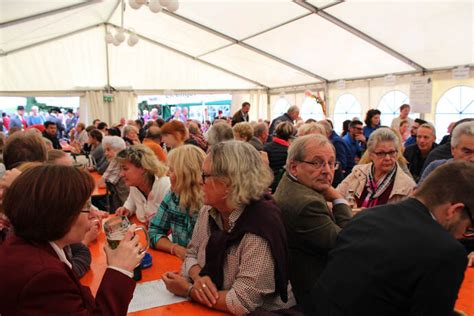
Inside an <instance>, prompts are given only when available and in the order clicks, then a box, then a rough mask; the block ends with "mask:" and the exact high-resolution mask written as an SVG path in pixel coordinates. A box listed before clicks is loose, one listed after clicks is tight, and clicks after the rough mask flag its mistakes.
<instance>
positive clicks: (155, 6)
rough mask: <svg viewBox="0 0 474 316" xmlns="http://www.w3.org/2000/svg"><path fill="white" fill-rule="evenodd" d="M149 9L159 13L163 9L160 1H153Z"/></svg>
mask: <svg viewBox="0 0 474 316" xmlns="http://www.w3.org/2000/svg"><path fill="white" fill-rule="evenodd" d="M148 8H149V9H150V11H151V12H153V13H158V12H160V11H161V8H162V7H161V4H160V1H159V0H151V1H150V2H149V3H148Z"/></svg>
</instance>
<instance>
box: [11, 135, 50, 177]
mask: <svg viewBox="0 0 474 316" xmlns="http://www.w3.org/2000/svg"><path fill="white" fill-rule="evenodd" d="M46 158H47V149H46V145H45V143H44V141H43V139H42V138H41V136H40V135H38V134H37V133H36V132H33V131H27V132H21V131H20V132H16V133H15V134H14V135H10V137H8V139H7V142H6V144H5V148H4V149H3V163H4V164H5V168H6V169H7V170H10V169H13V168H15V167H17V166H19V165H21V164H22V163H23V162H27V161H39V162H45V161H46Z"/></svg>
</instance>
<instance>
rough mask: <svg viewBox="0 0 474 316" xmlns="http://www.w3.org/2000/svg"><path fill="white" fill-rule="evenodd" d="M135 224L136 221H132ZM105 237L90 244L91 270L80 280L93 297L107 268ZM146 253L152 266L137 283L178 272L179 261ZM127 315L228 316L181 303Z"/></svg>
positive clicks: (166, 255)
mask: <svg viewBox="0 0 474 316" xmlns="http://www.w3.org/2000/svg"><path fill="white" fill-rule="evenodd" d="M134 222H136V220H134ZM105 242H106V241H105V235H104V233H103V232H101V234H100V235H99V238H98V239H97V241H95V242H93V243H91V244H90V247H89V248H90V250H91V254H92V264H91V270H90V271H89V272H87V274H86V275H85V276H84V277H83V278H82V279H81V283H82V284H84V285H87V286H89V287H90V288H91V291H92V293H93V294H94V295H95V294H96V293H97V290H98V288H99V285H100V281H101V280H102V276H103V275H104V272H105V269H106V267H107V262H106V257H105V253H104V250H103V248H104V244H105ZM148 252H149V253H150V254H151V255H152V257H153V266H151V267H150V268H148V269H144V270H142V280H141V281H140V282H139V283H141V282H147V281H153V280H158V279H161V275H162V274H163V273H165V272H168V271H179V270H180V267H181V262H182V261H181V260H180V259H179V258H177V257H175V256H172V255H170V254H167V253H164V252H161V251H156V250H153V249H149V250H148ZM129 315H137V316H138V315H141V316H144V315H156V316H161V315H163V316H165V315H166V316H169V315H173V316H179V315H186V316H188V315H193V316H199V315H228V314H225V313H222V312H218V311H214V310H211V309H209V308H207V307H205V306H203V305H200V304H198V303H194V302H181V303H177V304H172V305H165V306H160V307H155V308H152V309H147V310H143V311H140V312H135V313H130V314H129Z"/></svg>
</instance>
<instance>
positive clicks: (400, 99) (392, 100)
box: [377, 90, 418, 126]
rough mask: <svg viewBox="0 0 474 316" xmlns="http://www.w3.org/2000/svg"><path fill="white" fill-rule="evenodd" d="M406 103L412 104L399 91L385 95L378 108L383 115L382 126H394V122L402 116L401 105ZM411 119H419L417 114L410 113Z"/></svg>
mask: <svg viewBox="0 0 474 316" xmlns="http://www.w3.org/2000/svg"><path fill="white" fill-rule="evenodd" d="M404 103H408V104H410V100H409V99H408V96H407V95H406V94H405V93H403V92H401V91H398V90H393V91H389V92H387V93H385V94H384V96H383V97H382V98H381V99H380V102H379V105H378V107H377V109H378V110H379V111H380V112H381V113H382V114H381V115H380V121H381V124H382V125H385V126H390V125H391V124H392V120H393V119H394V118H396V117H398V115H399V114H400V105H402V104H404ZM409 117H410V118H412V119H414V118H417V117H418V115H417V114H416V113H410V115H409Z"/></svg>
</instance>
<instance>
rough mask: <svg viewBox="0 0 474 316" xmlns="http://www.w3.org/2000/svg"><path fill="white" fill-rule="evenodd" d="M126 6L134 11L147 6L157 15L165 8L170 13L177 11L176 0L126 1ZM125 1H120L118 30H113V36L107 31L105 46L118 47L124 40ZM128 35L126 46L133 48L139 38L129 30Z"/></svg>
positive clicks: (177, 4)
mask: <svg viewBox="0 0 474 316" xmlns="http://www.w3.org/2000/svg"><path fill="white" fill-rule="evenodd" d="M128 5H129V6H130V7H131V8H132V9H135V10H138V9H140V8H141V7H142V6H143V5H146V6H148V9H150V11H151V12H153V13H159V12H160V11H161V10H162V9H163V8H166V9H167V10H168V11H170V12H176V11H177V10H178V9H179V1H178V0H128ZM125 8H126V6H125V0H121V19H120V28H116V29H115V35H113V34H112V32H110V31H107V33H106V34H105V42H106V43H107V44H114V45H115V46H119V45H120V44H121V43H123V42H124V41H125V39H126V36H125V30H126V29H125V28H124V12H125ZM127 32H128V33H129V34H130V35H129V36H128V40H127V44H128V45H129V46H135V45H136V44H137V43H138V41H139V40H140V38H139V37H138V35H137V33H136V32H135V31H134V30H133V29H130V30H128V31H127Z"/></svg>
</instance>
